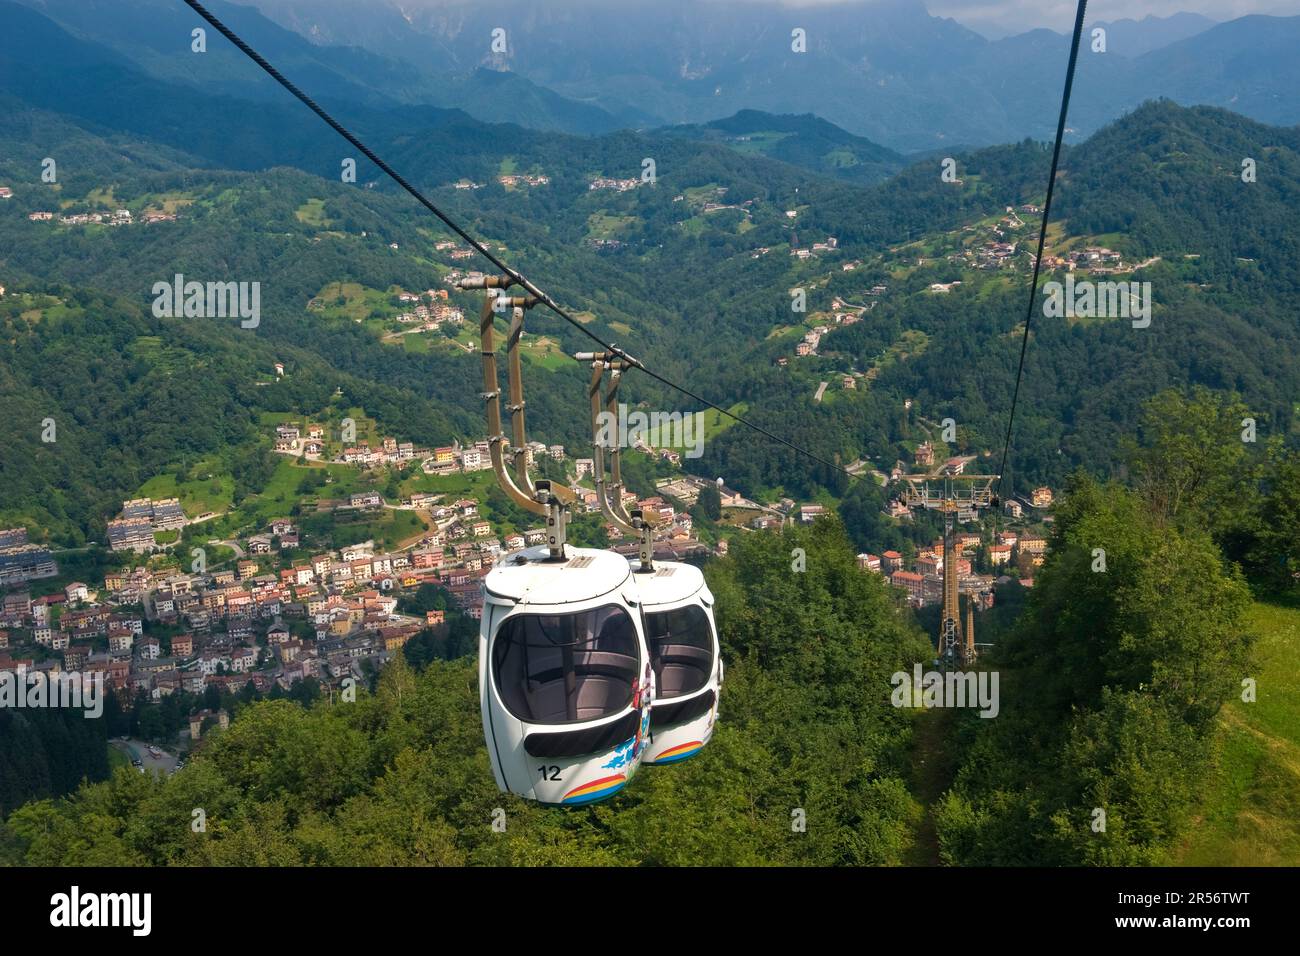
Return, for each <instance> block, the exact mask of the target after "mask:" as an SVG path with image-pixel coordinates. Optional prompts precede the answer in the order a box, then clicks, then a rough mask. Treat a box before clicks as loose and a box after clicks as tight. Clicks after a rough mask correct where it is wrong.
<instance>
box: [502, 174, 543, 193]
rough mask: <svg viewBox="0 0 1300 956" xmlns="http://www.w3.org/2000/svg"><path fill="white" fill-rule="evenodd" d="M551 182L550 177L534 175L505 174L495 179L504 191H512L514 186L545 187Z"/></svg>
mask: <svg viewBox="0 0 1300 956" xmlns="http://www.w3.org/2000/svg"><path fill="white" fill-rule="evenodd" d="M550 181H551V177H550V176H541V175H534V174H531V173H507V174H505V175H502V176H498V177H497V182H499V183H500V184H501V185H502V186H505V187H506V189H514V188H515V187H516V186H545V185H547V184H549V183H550Z"/></svg>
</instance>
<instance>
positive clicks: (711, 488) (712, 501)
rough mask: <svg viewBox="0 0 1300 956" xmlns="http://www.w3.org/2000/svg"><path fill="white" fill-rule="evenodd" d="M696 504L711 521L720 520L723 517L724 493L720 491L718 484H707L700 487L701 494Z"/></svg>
mask: <svg viewBox="0 0 1300 956" xmlns="http://www.w3.org/2000/svg"><path fill="white" fill-rule="evenodd" d="M696 504H697V505H699V507H700V510H701V511H702V512H703V513H704V516H705V517H706V518H708V519H709V520H710V521H718V520H719V519H721V517H722V494H721V492H719V491H718V486H717V485H714V484H708V485H705V486H704V487H703V488H701V489H700V496H699V498H698V499H696Z"/></svg>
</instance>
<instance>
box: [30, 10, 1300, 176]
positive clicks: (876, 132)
mask: <svg viewBox="0 0 1300 956" xmlns="http://www.w3.org/2000/svg"><path fill="white" fill-rule="evenodd" d="M22 2H24V3H27V4H28V5H29V6H31V7H32V8H33V9H36V10H39V11H40V12H41V13H42V14H43V15H45V16H49V17H51V18H53V19H54V20H56V21H57V22H59V23H60V24H61V25H62V26H64V27H65V28H66V29H68V30H70V31H71V32H73V33H74V34H76V35H78V36H80V37H82V38H85V39H93V40H94V41H95V42H97V43H101V44H104V45H106V46H108V47H110V48H112V49H114V50H115V51H117V52H119V53H120V54H121V55H123V56H124V57H129V58H131V59H132V60H133V62H134V63H135V65H136V66H137V67H138V68H140V69H142V70H144V71H145V72H147V73H149V74H150V75H152V76H154V77H155V78H159V79H164V80H167V81H170V82H184V83H190V84H194V85H200V86H202V87H203V88H204V89H205V90H207V91H208V92H221V93H228V94H231V95H235V96H240V97H248V98H254V99H262V98H267V97H270V96H274V95H275V92H274V91H273V90H272V89H271V87H270V85H269V80H267V79H266V78H264V77H261V76H259V75H258V72H257V70H256V68H255V67H253V66H252V65H251V64H249V63H247V62H243V61H242V58H241V55H240V54H239V53H238V52H237V51H235V50H233V49H232V48H231V47H230V46H229V44H227V43H225V41H224V40H222V39H221V38H220V37H214V38H212V39H213V42H212V43H211V44H210V46H209V50H208V53H207V55H206V56H205V57H202V58H198V57H196V56H194V55H193V54H192V53H191V52H190V49H189V31H190V29H191V28H193V27H194V26H195V25H197V24H198V22H199V21H198V19H197V17H196V15H195V14H193V13H192V11H190V10H189V9H188V8H186V7H184V6H183V5H182V4H180V3H179V2H175V0H114V2H108V0H22ZM209 7H210V8H211V9H212V10H213V12H214V13H216V14H217V15H218V16H221V17H225V18H227V19H228V20H229V22H230V23H231V25H232V26H234V27H235V28H236V29H237V30H239V32H240V33H241V34H242V35H244V36H245V37H246V38H247V39H248V40H249V41H250V42H251V43H252V44H253V45H254V46H255V47H257V48H259V49H262V50H263V51H264V52H265V53H266V54H267V55H268V56H270V57H272V59H274V60H275V61H276V62H278V63H280V64H281V65H282V66H283V67H284V68H285V71H286V73H288V74H289V75H290V76H293V77H296V78H297V79H298V80H300V81H301V82H302V83H304V84H309V85H310V86H311V87H312V89H313V90H315V91H316V92H317V94H318V95H319V96H321V97H322V98H323V100H324V101H327V102H332V103H334V104H335V105H341V104H343V103H353V102H355V103H366V104H369V105H372V106H381V105H383V104H389V105H392V106H399V105H402V104H417V103H418V104H423V105H430V106H438V107H443V108H459V109H463V110H465V111H466V112H468V113H470V114H471V115H473V116H475V117H477V118H479V119H482V120H485V121H488V122H513V123H517V124H519V125H521V126H527V127H532V128H535V129H541V130H550V131H565V132H571V133H577V134H582V135H599V134H601V133H605V132H610V131H612V130H615V129H619V128H638V129H645V128H650V127H654V126H665V125H667V126H676V125H683V124H687V125H707V124H708V123H710V122H713V121H716V120H719V119H724V118H727V117H729V116H732V115H734V114H735V113H737V112H740V111H742V110H746V109H756V110H760V111H764V112H769V113H774V114H793V115H802V114H807V113H815V114H816V115H817V116H819V117H821V118H823V119H826V120H828V121H830V122H831V123H834V124H835V125H837V126H840V127H842V128H843V129H844V130H845V131H847V132H849V133H851V134H853V135H856V136H859V137H864V138H866V139H869V140H871V141H873V142H875V143H879V144H881V145H883V146H884V147H887V148H889V149H891V150H894V151H897V152H901V153H910V152H924V153H929V152H932V151H934V150H945V149H946V150H948V151H953V150H956V149H958V148H960V147H968V146H982V145H991V144H994V143H1000V142H1009V141H1014V140H1018V139H1023V138H1025V137H1031V138H1035V139H1047V138H1049V137H1050V136H1051V135H1052V133H1053V131H1054V125H1055V119H1056V112H1057V110H1056V105H1057V100H1058V98H1059V91H1060V84H1061V79H1062V71H1063V64H1064V63H1065V60H1066V54H1067V51H1068V46H1069V38H1068V36H1066V35H1065V34H1063V33H1059V32H1054V31H1051V30H1046V29H1036V30H1032V31H1029V32H1027V33H1021V34H1017V35H1013V36H1008V37H1004V38H1002V39H998V40H988V39H986V38H985V37H983V36H981V35H979V34H978V33H976V32H974V31H972V30H970V29H968V28H966V27H964V26H962V25H961V24H959V23H957V22H956V21H954V20H951V19H946V18H942V17H936V16H932V15H930V14H929V13H928V12H927V10H926V8H925V6H924V5H923V4H922V3H921V2H919V0H869V2H868V0H863V2H848V3H839V4H830V5H826V6H813V7H785V6H782V5H780V4H779V3H775V2H733V0H720V2H711V3H696V2H692V0H664V2H662V3H656V4H654V5H653V6H646V5H643V4H631V3H608V2H605V0H573V2H568V3H564V4H560V5H543V4H540V3H538V2H537V0H494V2H487V3H483V2H477V0H476V2H473V3H470V2H468V0H445V2H441V3H435V4H413V5H410V4H408V5H400V4H398V3H397V2H396V0H375V2H370V3H365V4H357V3H353V2H350V0H257V2H256V3H255V4H254V6H238V5H235V4H232V3H229V2H226V0H214V2H213V3H210V4H209ZM1068 27H1069V24H1068V23H1066V24H1062V26H1061V29H1062V30H1066V29H1068ZM1097 28H1101V29H1103V30H1105V49H1104V52H1099V50H1100V47H1099V46H1097V40H1096V39H1095V37H1094V31H1095V30H1096V29H1097ZM494 31H502V32H500V33H495V32H494ZM796 31H802V41H796V39H795V38H794V36H793V34H794V33H795V32H796ZM494 37H497V38H499V39H498V40H495V41H494ZM588 38H590V39H588ZM597 38H598V39H597ZM1085 40H1086V41H1087V42H1086V43H1085V48H1084V51H1083V54H1082V56H1081V57H1080V63H1079V70H1078V78H1077V81H1076V84H1075V95H1074V100H1073V102H1072V106H1071V129H1070V136H1071V138H1072V139H1074V140H1078V139H1079V138H1082V137H1084V136H1087V135H1088V134H1090V133H1091V132H1093V131H1095V130H1096V129H1098V128H1100V127H1101V126H1102V125H1104V124H1105V123H1107V122H1109V121H1110V120H1112V119H1114V118H1115V117H1117V116H1119V115H1122V114H1123V113H1124V112H1126V111H1128V110H1131V109H1133V108H1135V107H1136V106H1138V105H1139V104H1141V103H1142V102H1145V101H1146V100H1149V99H1153V98H1160V97H1168V98H1171V99H1174V100H1175V101H1177V102H1180V103H1188V104H1207V105H1216V106H1223V107H1225V108H1229V109H1232V110H1234V111H1235V112H1239V113H1242V114H1243V115H1246V116H1250V117H1252V118H1254V119H1258V120H1260V121H1263V122H1267V123H1273V124H1283V125H1286V124H1291V123H1295V122H1297V121H1300V93H1297V90H1300V66H1297V64H1296V60H1295V57H1294V56H1293V55H1292V54H1293V51H1294V50H1295V49H1296V48H1297V45H1298V44H1300V17H1266V16H1247V17H1241V18H1238V19H1235V20H1231V21H1229V22H1226V23H1220V24H1215V23H1214V22H1212V21H1210V20H1208V19H1206V18H1204V17H1200V16H1197V15H1193V14H1177V15H1175V16H1171V17H1167V18H1155V17H1147V18H1145V19H1143V20H1140V21H1135V20H1118V21H1115V22H1110V23H1103V22H1099V23H1095V24H1094V23H1090V24H1088V28H1087V31H1086V36H1085ZM797 42H802V44H803V49H804V51H805V52H795V50H794V49H793V48H792V47H794V46H795V45H796V44H797ZM494 47H495V48H494Z"/></svg>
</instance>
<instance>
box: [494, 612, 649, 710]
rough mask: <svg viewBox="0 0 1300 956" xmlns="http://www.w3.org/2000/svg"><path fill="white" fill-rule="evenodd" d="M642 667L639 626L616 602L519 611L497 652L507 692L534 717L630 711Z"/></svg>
mask: <svg viewBox="0 0 1300 956" xmlns="http://www.w3.org/2000/svg"><path fill="white" fill-rule="evenodd" d="M640 668H641V660H640V653H639V652H638V649H637V634H636V627H635V625H634V624H633V623H632V619H631V618H630V617H629V616H628V614H627V612H626V611H625V610H623V608H621V607H619V606H617V605H607V606H605V607H599V608H593V609H592V610H589V611H579V612H576V613H573V614H517V615H515V616H514V617H511V618H508V619H507V620H506V621H505V622H504V623H503V624H502V625H501V629H500V631H498V633H497V635H496V640H495V645H494V647H493V653H492V670H493V675H494V679H495V681H496V686H497V691H498V693H500V695H501V700H502V701H503V702H504V703H505V705H506V708H507V709H508V710H509V711H510V713H511V714H513V715H514V716H515V717H518V718H519V719H520V720H524V721H527V722H528V723H531V724H566V723H574V722H577V721H589V720H599V719H601V718H603V717H610V716H613V715H614V714H618V713H621V712H623V711H625V710H626V709H627V708H628V707H629V706H630V705H631V703H632V699H633V692H634V689H635V686H634V685H635V684H636V681H637V678H638V676H639V674H640Z"/></svg>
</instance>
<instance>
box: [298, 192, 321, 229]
mask: <svg viewBox="0 0 1300 956" xmlns="http://www.w3.org/2000/svg"><path fill="white" fill-rule="evenodd" d="M294 215H295V216H296V217H297V219H298V221H299V222H300V223H302V224H303V225H305V226H314V227H316V228H317V229H319V228H321V227H323V226H328V225H329V219H328V218H326V216H325V200H323V199H308V200H307V201H306V202H305V203H303V204H302V205H301V206H299V207H298V209H297V210H296V211H295V212H294Z"/></svg>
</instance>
